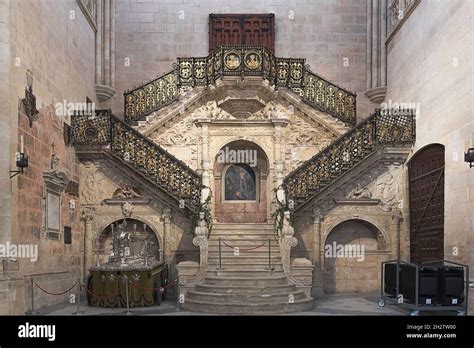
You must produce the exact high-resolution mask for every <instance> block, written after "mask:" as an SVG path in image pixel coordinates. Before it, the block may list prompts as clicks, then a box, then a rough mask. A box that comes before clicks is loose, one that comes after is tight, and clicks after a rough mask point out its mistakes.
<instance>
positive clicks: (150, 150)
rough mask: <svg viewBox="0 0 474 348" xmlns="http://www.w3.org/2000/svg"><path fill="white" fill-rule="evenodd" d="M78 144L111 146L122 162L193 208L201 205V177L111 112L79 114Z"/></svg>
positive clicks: (75, 120) (74, 122) (75, 133)
mask: <svg viewBox="0 0 474 348" xmlns="http://www.w3.org/2000/svg"><path fill="white" fill-rule="evenodd" d="M72 141H73V144H74V145H107V146H109V149H110V151H111V152H112V153H113V154H114V155H115V156H116V157H118V158H120V159H121V160H122V161H124V162H126V163H127V164H128V165H130V166H131V167H133V168H134V169H135V170H136V171H138V172H140V173H141V174H143V175H145V176H146V177H147V178H148V179H149V180H150V181H152V182H153V183H154V184H156V185H157V186H159V187H160V188H161V189H163V190H164V191H166V192H168V193H170V194H171V195H173V196H174V197H176V198H177V199H179V200H181V199H183V200H184V201H185V202H187V203H188V204H190V205H191V206H195V205H197V204H198V203H199V199H200V194H201V177H200V176H199V175H198V174H197V173H196V172H194V171H193V170H192V169H191V168H189V167H188V166H187V165H186V164H184V163H183V162H181V161H180V160H178V159H177V158H176V157H174V156H173V155H171V154H170V153H168V152H167V151H166V150H164V149H163V148H161V147H160V146H158V145H157V144H155V143H154V142H152V141H151V140H149V139H147V138H145V137H144V136H143V135H141V134H140V133H139V132H138V131H136V130H135V129H133V128H131V127H130V126H129V125H127V124H126V123H124V122H122V121H121V120H119V119H118V118H116V117H115V116H114V115H112V113H111V112H110V110H100V111H96V112H95V115H93V116H90V115H83V114H80V115H75V116H74V117H73V120H72Z"/></svg>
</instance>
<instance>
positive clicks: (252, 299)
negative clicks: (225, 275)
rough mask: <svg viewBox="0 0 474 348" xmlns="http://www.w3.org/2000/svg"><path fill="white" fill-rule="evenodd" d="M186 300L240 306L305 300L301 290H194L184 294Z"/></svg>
mask: <svg viewBox="0 0 474 348" xmlns="http://www.w3.org/2000/svg"><path fill="white" fill-rule="evenodd" d="M186 295H187V296H186V300H189V299H192V300H196V301H209V302H212V303H216V304H217V303H229V302H231V303H241V304H253V303H269V302H279V303H284V302H285V301H286V302H290V301H297V300H303V299H305V298H306V294H305V293H304V291H302V290H297V291H295V292H288V293H286V292H280V293H260V294H258V293H247V294H235V293H226V294H221V293H209V292H202V291H196V290H189V291H188V292H187V293H186Z"/></svg>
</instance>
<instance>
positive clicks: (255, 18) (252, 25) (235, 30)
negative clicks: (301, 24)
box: [209, 14, 275, 53]
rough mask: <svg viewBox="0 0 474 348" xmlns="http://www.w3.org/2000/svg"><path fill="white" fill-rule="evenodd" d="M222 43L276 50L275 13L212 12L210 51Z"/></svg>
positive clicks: (210, 17) (210, 18) (210, 19)
mask: <svg viewBox="0 0 474 348" xmlns="http://www.w3.org/2000/svg"><path fill="white" fill-rule="evenodd" d="M222 45H256V46H265V47H267V48H268V49H269V50H270V51H272V52H274V50H275V16H274V15H273V14H210V15H209V53H212V52H213V51H214V50H215V49H216V48H217V47H219V46H222Z"/></svg>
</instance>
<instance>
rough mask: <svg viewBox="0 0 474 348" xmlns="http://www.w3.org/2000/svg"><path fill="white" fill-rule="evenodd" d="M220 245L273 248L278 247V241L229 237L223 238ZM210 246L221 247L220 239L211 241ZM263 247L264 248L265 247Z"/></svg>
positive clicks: (227, 246)
mask: <svg viewBox="0 0 474 348" xmlns="http://www.w3.org/2000/svg"><path fill="white" fill-rule="evenodd" d="M220 244H221V246H222V247H224V246H225V247H226V248H229V247H234V246H254V247H257V246H261V245H262V244H263V246H266V247H267V248H268V244H270V245H271V246H272V247H273V246H278V245H279V244H278V241H277V240H276V239H274V238H266V239H265V238H246V237H244V236H242V237H234V236H232V237H231V236H228V237H225V238H221V240H220ZM209 245H213V246H214V245H219V239H209ZM263 246H262V247H263Z"/></svg>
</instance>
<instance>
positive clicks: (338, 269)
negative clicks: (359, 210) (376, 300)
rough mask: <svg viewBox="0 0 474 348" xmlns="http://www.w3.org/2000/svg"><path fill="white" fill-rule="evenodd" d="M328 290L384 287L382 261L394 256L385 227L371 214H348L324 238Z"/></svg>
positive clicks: (366, 289)
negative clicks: (381, 280)
mask: <svg viewBox="0 0 474 348" xmlns="http://www.w3.org/2000/svg"><path fill="white" fill-rule="evenodd" d="M321 248H322V251H321V252H322V258H321V261H322V264H321V267H322V269H323V290H324V292H325V293H360V292H372V291H376V290H377V289H379V287H380V263H381V262H383V261H386V260H387V258H389V257H390V239H389V236H388V234H387V232H386V231H385V229H383V228H381V227H380V224H379V223H377V222H376V221H374V220H373V219H371V218H370V217H361V216H360V215H352V216H350V215H349V216H344V217H341V218H339V219H337V220H336V221H334V222H332V223H331V224H330V225H329V226H327V228H326V230H325V233H324V235H323V236H322V242H321Z"/></svg>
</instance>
